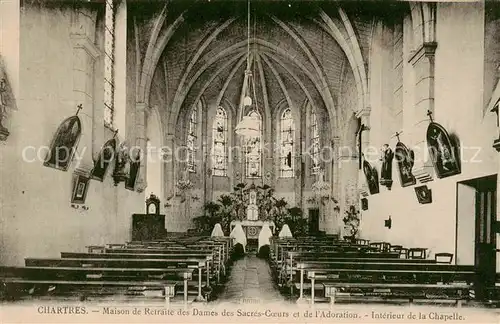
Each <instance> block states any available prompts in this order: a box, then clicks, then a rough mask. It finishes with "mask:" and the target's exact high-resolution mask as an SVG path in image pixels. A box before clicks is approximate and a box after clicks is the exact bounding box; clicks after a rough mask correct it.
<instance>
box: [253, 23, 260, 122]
mask: <svg viewBox="0 0 500 324" xmlns="http://www.w3.org/2000/svg"><path fill="white" fill-rule="evenodd" d="M253 19H254V20H253V39H254V43H253V56H254V62H253V73H252V88H253V98H254V100H255V106H254V107H255V111H256V112H257V113H259V109H258V108H257V92H256V90H255V75H256V74H255V73H256V72H257V71H256V69H257V67H256V65H257V44H255V39H256V37H257V34H256V29H257V27H256V26H257V15H256V14H255V15H253ZM259 115H260V114H259Z"/></svg>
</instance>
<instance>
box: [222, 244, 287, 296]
mask: <svg viewBox="0 0 500 324" xmlns="http://www.w3.org/2000/svg"><path fill="white" fill-rule="evenodd" d="M218 300H219V301H221V302H232V303H252V302H258V303H261V302H283V301H285V299H284V298H283V296H281V294H280V293H279V291H278V290H277V289H276V288H275V287H274V283H273V280H272V276H271V270H270V268H269V265H268V264H267V262H266V261H265V260H262V259H259V258H257V256H255V255H254V254H248V255H247V256H245V257H244V258H243V259H241V260H238V261H236V262H235V263H234V264H233V267H232V269H231V274H230V278H229V280H228V281H227V283H226V284H225V288H224V291H223V292H222V293H221V295H220V297H219V298H218Z"/></svg>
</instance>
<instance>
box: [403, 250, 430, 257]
mask: <svg viewBox="0 0 500 324" xmlns="http://www.w3.org/2000/svg"><path fill="white" fill-rule="evenodd" d="M426 251H427V248H410V249H408V259H426V258H427V252H426Z"/></svg>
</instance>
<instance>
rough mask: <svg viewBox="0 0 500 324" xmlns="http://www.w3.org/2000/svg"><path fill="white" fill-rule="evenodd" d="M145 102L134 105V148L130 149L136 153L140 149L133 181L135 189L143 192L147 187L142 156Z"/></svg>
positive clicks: (144, 151) (144, 130)
mask: <svg viewBox="0 0 500 324" xmlns="http://www.w3.org/2000/svg"><path fill="white" fill-rule="evenodd" d="M146 109H147V107H146V104H145V103H144V102H137V103H136V105H135V111H136V115H135V130H136V132H135V148H134V150H133V151H132V153H133V154H136V152H137V149H140V150H141V164H140V166H139V173H138V175H137V179H136V182H135V190H136V191H137V192H143V191H144V189H146V187H147V185H148V184H147V179H146V175H147V173H146V161H145V159H144V156H145V154H146V149H147V134H146Z"/></svg>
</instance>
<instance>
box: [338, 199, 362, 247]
mask: <svg viewBox="0 0 500 324" xmlns="http://www.w3.org/2000/svg"><path fill="white" fill-rule="evenodd" d="M342 220H343V221H344V225H345V226H344V229H345V230H346V234H347V235H344V240H346V241H351V242H355V241H356V236H357V235H358V232H359V223H360V219H359V211H357V210H356V207H354V206H353V205H351V206H349V209H348V210H346V212H345V216H344V218H343V219H342Z"/></svg>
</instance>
